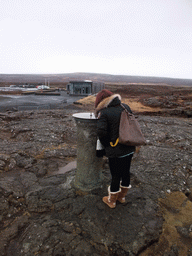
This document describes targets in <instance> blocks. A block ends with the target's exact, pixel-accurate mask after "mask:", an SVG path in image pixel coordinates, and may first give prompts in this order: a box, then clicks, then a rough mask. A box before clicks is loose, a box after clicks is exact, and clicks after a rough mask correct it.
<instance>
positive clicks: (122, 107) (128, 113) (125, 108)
mask: <svg viewBox="0 0 192 256" xmlns="http://www.w3.org/2000/svg"><path fill="white" fill-rule="evenodd" d="M120 106H121V107H122V108H123V109H124V110H125V112H126V113H127V114H129V115H131V113H130V112H129V111H128V110H127V109H126V107H124V106H123V104H122V103H121V104H120Z"/></svg>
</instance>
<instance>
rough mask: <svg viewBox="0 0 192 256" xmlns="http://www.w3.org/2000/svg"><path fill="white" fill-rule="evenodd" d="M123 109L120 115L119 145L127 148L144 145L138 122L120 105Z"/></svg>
mask: <svg viewBox="0 0 192 256" xmlns="http://www.w3.org/2000/svg"><path fill="white" fill-rule="evenodd" d="M121 107H122V108H123V109H124V110H123V111H122V113H121V118H120V126H119V143H121V144H125V145H127V146H141V145H145V144H146V141H145V138H144V136H143V134H142V132H141V128H140V126H139V123H138V121H137V120H136V118H135V116H134V115H133V114H132V113H129V111H128V110H127V109H126V108H125V107H124V106H123V105H122V104H121Z"/></svg>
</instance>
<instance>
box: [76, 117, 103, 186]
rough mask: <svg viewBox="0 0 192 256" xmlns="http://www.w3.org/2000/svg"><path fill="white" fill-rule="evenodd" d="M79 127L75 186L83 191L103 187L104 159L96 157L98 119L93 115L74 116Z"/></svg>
mask: <svg viewBox="0 0 192 256" xmlns="http://www.w3.org/2000/svg"><path fill="white" fill-rule="evenodd" d="M73 117H74V118H75V121H76V125H77V170H76V177H75V183H74V185H75V186H76V188H79V189H80V190H83V191H91V190H93V189H96V188H99V187H101V186H102V181H103V176H102V168H103V159H102V158H98V157H96V142H97V119H96V118H95V116H94V114H93V113H78V114H74V115H73Z"/></svg>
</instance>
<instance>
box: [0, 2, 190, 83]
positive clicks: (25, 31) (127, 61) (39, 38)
mask: <svg viewBox="0 0 192 256" xmlns="http://www.w3.org/2000/svg"><path fill="white" fill-rule="evenodd" d="M72 72H93V73H107V74H122V75H139V76H161V77H175V78H190V79H192V0H52V1H51V0H0V74H4V73H8V74H13V73H15V74H17V73H20V74H28V73H72Z"/></svg>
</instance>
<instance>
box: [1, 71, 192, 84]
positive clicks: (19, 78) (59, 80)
mask: <svg viewBox="0 0 192 256" xmlns="http://www.w3.org/2000/svg"><path fill="white" fill-rule="evenodd" d="M70 80H92V81H100V82H105V83H107V82H108V83H155V84H167V85H175V86H180V85H183V86H192V79H176V78H165V77H147V76H126V75H110V74H99V73H64V74H0V85H1V86H3V85H10V84H24V83H31V84H32V83H34V84H37V83H43V84H44V83H45V81H46V82H49V83H50V85H51V84H53V85H54V84H66V83H68V82H69V81H70Z"/></svg>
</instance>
